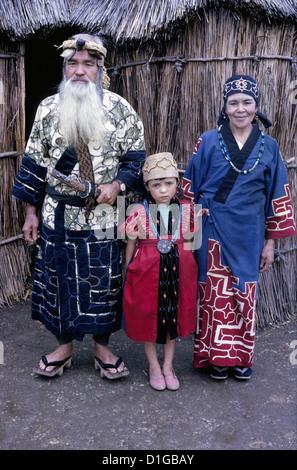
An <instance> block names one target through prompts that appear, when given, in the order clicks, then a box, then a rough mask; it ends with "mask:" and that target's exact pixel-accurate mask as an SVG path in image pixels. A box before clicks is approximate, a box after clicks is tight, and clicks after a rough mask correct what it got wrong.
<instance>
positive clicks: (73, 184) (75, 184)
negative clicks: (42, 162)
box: [49, 168, 101, 200]
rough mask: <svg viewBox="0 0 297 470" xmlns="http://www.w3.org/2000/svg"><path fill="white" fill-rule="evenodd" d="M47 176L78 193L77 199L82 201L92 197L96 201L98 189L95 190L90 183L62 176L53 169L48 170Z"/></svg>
mask: <svg viewBox="0 0 297 470" xmlns="http://www.w3.org/2000/svg"><path fill="white" fill-rule="evenodd" d="M49 174H50V175H52V176H53V177H54V178H56V179H57V180H59V181H61V182H62V183H65V184H66V185H67V186H69V187H70V188H73V189H75V190H76V191H78V195H79V197H81V198H83V199H85V198H87V197H92V198H94V199H95V200H96V199H97V197H98V196H99V195H100V192H101V191H100V189H98V188H96V186H95V184H94V183H91V182H90V181H78V180H75V179H73V178H70V177H69V176H67V175H64V174H63V173H61V172H60V171H58V170H56V169H55V168H49Z"/></svg>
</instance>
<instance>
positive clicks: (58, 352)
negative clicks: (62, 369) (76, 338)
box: [39, 342, 73, 372]
mask: <svg viewBox="0 0 297 470" xmlns="http://www.w3.org/2000/svg"><path fill="white" fill-rule="evenodd" d="M72 354H73V344H72V342H71V343H67V344H62V345H61V346H59V347H58V348H57V349H55V351H53V352H52V353H50V354H47V355H46V358H47V361H48V362H54V361H63V360H64V359H66V358H67V357H69V356H72ZM39 367H40V369H42V370H45V369H46V370H47V372H51V371H52V370H53V369H55V366H48V367H46V365H45V364H44V363H43V361H42V360H41V361H40V363H39Z"/></svg>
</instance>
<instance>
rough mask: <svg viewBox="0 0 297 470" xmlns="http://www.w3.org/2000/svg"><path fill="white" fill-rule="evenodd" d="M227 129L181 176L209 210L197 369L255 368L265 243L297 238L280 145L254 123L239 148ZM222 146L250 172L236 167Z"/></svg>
mask: <svg viewBox="0 0 297 470" xmlns="http://www.w3.org/2000/svg"><path fill="white" fill-rule="evenodd" d="M228 128H229V126H228ZM228 128H227V129H224V132H222V134H223V137H222V140H221V144H220V140H219V133H218V130H212V131H209V132H206V133H205V134H203V135H202V137H201V138H200V139H199V141H198V142H197V145H196V147H195V150H194V153H193V155H192V158H191V160H190V162H189V165H188V168H187V170H186V172H185V175H184V178H183V188H184V191H185V197H187V198H189V199H191V200H192V201H194V202H195V203H196V204H201V205H202V207H203V208H204V209H205V210H206V211H207V213H208V215H207V213H205V215H203V223H202V244H201V247H200V248H199V249H198V250H196V251H195V257H196V260H197V263H198V273H199V278H198V287H199V313H198V323H197V334H196V337H195V349H194V366H195V367H206V366H209V365H210V364H213V365H217V366H231V367H232V366H235V365H238V366H245V367H251V365H252V361H253V353H254V334H255V301H256V296H257V283H258V276H259V264H260V256H261V252H262V249H263V245H264V239H265V238H267V239H268V238H274V239H276V238H283V237H287V236H291V235H294V234H295V233H296V228H295V224H294V219H293V209H292V204H291V199H290V192H289V186H288V179H287V173H286V168H285V165H284V163H283V161H282V158H281V155H280V152H279V148H278V145H277V143H276V141H275V140H274V139H273V138H272V137H270V136H268V135H266V134H264V133H263V134H262V135H261V133H260V130H259V128H258V126H257V125H255V127H254V129H253V131H252V133H251V135H250V137H249V139H248V140H247V142H246V144H245V145H244V147H243V148H242V149H241V150H240V149H239V147H238V145H237V143H236V141H235V139H234V137H233V134H232V133H231V130H230V128H229V129H228ZM222 131H223V129H222ZM230 133H231V134H232V135H231V134H230ZM221 145H222V146H223V148H225V149H227V150H228V152H229V155H230V156H231V158H232V161H233V163H236V165H235V166H237V167H238V166H240V165H242V164H243V166H242V171H244V170H246V173H238V172H236V171H235V170H234V169H232V167H231V166H230V164H229V162H228V161H227V159H226V158H225V157H224V154H223V151H222V146H221ZM261 145H262V148H261ZM263 146H264V147H263ZM260 149H261V150H260ZM259 155H260V159H259V161H258V163H257V158H259ZM256 163H257V164H256ZM254 165H255V166H254ZM249 170H251V171H249Z"/></svg>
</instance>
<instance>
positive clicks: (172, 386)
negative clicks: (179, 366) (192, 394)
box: [164, 374, 180, 390]
mask: <svg viewBox="0 0 297 470" xmlns="http://www.w3.org/2000/svg"><path fill="white" fill-rule="evenodd" d="M164 378H165V384H166V387H167V388H168V390H178V389H179V385H180V384H179V380H178V378H177V377H176V375H175V374H173V375H165V376H164Z"/></svg>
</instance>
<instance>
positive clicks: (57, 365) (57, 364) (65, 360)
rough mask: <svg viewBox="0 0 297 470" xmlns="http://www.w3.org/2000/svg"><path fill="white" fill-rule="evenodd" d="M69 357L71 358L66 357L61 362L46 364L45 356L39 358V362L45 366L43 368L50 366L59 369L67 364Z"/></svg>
mask: <svg viewBox="0 0 297 470" xmlns="http://www.w3.org/2000/svg"><path fill="white" fill-rule="evenodd" d="M70 357H71V356H69V357H67V358H66V359H63V360H62V361H53V362H48V360H47V358H46V356H42V357H41V360H42V362H43V364H44V365H45V368H47V367H50V366H56V367H59V366H62V365H63V364H65V362H67V361H68V359H70Z"/></svg>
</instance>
